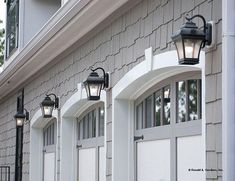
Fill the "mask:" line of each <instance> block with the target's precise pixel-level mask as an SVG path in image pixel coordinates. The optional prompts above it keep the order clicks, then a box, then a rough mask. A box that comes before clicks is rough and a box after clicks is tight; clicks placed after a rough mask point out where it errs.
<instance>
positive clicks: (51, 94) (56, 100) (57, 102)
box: [46, 93, 59, 108]
mask: <svg viewBox="0 0 235 181" xmlns="http://www.w3.org/2000/svg"><path fill="white" fill-rule="evenodd" d="M46 96H47V97H50V96H54V98H55V108H59V97H57V96H56V95H55V94H54V93H50V94H46Z"/></svg>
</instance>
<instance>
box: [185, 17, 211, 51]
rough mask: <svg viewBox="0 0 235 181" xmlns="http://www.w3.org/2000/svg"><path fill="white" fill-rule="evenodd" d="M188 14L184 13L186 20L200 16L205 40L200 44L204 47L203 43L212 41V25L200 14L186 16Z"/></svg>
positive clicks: (207, 43)
mask: <svg viewBox="0 0 235 181" xmlns="http://www.w3.org/2000/svg"><path fill="white" fill-rule="evenodd" d="M188 16H189V15H188V14H186V17H185V19H186V20H188V21H192V20H193V19H194V18H201V20H202V22H203V32H204V33H205V40H204V42H203V44H202V46H201V47H202V48H204V47H205V45H210V44H211V42H212V25H211V24H210V23H206V20H205V18H204V17H203V16H202V15H200V14H196V15H194V16H192V17H188Z"/></svg>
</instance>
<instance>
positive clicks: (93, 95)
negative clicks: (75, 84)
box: [83, 67, 109, 100]
mask: <svg viewBox="0 0 235 181" xmlns="http://www.w3.org/2000/svg"><path fill="white" fill-rule="evenodd" d="M91 70H92V72H91V73H90V75H89V76H88V78H87V80H86V81H84V82H83V85H84V86H85V89H86V92H87V99H88V100H99V99H100V93H101V90H102V89H104V88H108V87H109V74H108V73H105V71H104V69H103V68H101V67H98V68H96V69H91ZM96 70H102V72H103V77H99V75H98V73H97V72H95V71H96Z"/></svg>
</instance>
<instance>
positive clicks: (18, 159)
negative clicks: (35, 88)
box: [15, 90, 24, 181]
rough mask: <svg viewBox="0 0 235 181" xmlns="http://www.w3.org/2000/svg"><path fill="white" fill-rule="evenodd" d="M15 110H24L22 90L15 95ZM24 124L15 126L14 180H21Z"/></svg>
mask: <svg viewBox="0 0 235 181" xmlns="http://www.w3.org/2000/svg"><path fill="white" fill-rule="evenodd" d="M17 111H20V112H22V113H23V111H24V90H22V92H21V94H20V95H19V96H18V97H17ZM23 136H24V126H21V127H16V155H15V181H22V163H23V162H22V161H23Z"/></svg>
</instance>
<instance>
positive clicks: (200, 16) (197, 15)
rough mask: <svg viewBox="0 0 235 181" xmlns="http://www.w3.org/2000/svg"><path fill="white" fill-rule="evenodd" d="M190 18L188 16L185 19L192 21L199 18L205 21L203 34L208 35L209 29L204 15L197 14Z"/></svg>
mask: <svg viewBox="0 0 235 181" xmlns="http://www.w3.org/2000/svg"><path fill="white" fill-rule="evenodd" d="M188 16H189V15H188V14H187V15H186V17H185V19H186V20H188V21H192V20H193V19H194V18H197V17H198V18H201V19H202V21H203V32H204V33H205V34H206V29H207V27H206V20H205V18H204V17H203V16H202V15H200V14H196V15H194V16H192V17H188Z"/></svg>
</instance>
